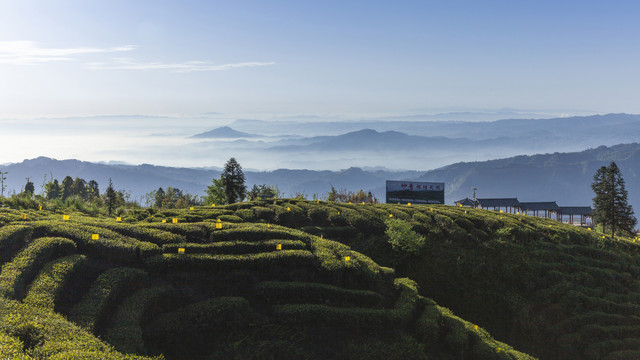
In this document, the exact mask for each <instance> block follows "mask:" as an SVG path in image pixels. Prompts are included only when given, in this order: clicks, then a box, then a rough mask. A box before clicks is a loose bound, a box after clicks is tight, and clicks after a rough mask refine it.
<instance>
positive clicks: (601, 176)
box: [591, 161, 637, 236]
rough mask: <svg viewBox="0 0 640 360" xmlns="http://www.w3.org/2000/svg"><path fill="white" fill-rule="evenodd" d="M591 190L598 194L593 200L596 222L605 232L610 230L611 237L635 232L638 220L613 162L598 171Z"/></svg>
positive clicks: (618, 170) (619, 173) (622, 180)
mask: <svg viewBox="0 0 640 360" xmlns="http://www.w3.org/2000/svg"><path fill="white" fill-rule="evenodd" d="M591 188H592V189H593V192H594V193H595V194H596V196H595V197H594V198H593V207H594V220H595V221H596V223H599V224H602V229H603V231H605V232H606V230H607V228H609V229H610V230H611V236H615V234H616V232H617V231H623V232H627V233H631V232H633V228H634V226H635V225H636V223H637V220H636V218H635V217H634V216H633V209H632V207H631V205H629V204H628V203H627V200H628V194H627V190H626V189H625V182H624V179H623V178H622V173H621V172H620V169H619V168H618V165H616V163H615V162H613V161H612V162H611V164H609V166H603V167H601V168H600V169H598V171H596V173H595V175H594V176H593V183H592V184H591Z"/></svg>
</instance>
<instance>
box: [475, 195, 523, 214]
mask: <svg viewBox="0 0 640 360" xmlns="http://www.w3.org/2000/svg"><path fill="white" fill-rule="evenodd" d="M476 201H477V202H478V206H477V207H479V208H481V209H493V210H495V211H499V210H503V209H504V212H506V213H512V214H514V213H516V211H518V209H519V205H520V202H519V201H518V199H517V198H494V199H476Z"/></svg>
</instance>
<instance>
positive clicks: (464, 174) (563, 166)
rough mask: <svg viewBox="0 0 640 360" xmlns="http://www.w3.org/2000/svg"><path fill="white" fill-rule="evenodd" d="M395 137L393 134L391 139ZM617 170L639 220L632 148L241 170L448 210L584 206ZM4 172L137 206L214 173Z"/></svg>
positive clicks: (31, 168)
mask: <svg viewBox="0 0 640 360" xmlns="http://www.w3.org/2000/svg"><path fill="white" fill-rule="evenodd" d="M392 135H393V136H396V135H397V134H392ZM612 160H613V161H616V163H617V164H618V166H619V167H620V169H621V171H622V174H623V177H624V179H625V180H626V183H627V190H628V191H629V202H630V203H631V204H632V205H633V206H634V208H635V210H636V211H637V212H639V214H640V144H638V143H632V144H622V145H616V146H611V147H606V146H600V147H597V148H595V149H589V150H585V151H581V152H573V153H552V154H541V155H534V156H516V157H510V158H505V159H500V160H491V161H481V162H463V163H456V164H453V165H449V166H445V167H442V168H439V169H436V170H431V171H393V170H363V169H360V168H349V169H346V170H341V171H328V170H325V171H316V170H288V169H280V170H275V171H245V175H246V179H247V185H248V186H249V187H250V186H252V185H253V184H271V185H277V186H278V187H279V189H280V190H281V191H283V192H284V194H285V196H294V195H295V194H296V193H304V194H306V195H307V196H308V197H309V198H311V197H312V196H313V195H314V194H316V195H318V196H323V195H325V194H326V193H327V192H328V191H329V190H330V188H331V185H333V186H334V187H336V188H337V189H340V188H344V189H347V190H354V191H355V190H358V189H363V190H365V191H372V192H373V193H374V194H375V195H376V196H377V197H379V198H380V199H382V200H384V195H385V180H408V179H411V180H415V181H438V182H445V189H446V194H445V200H446V202H447V203H449V204H452V203H453V202H454V201H456V200H460V199H462V198H465V197H467V196H471V193H472V190H471V188H472V187H476V188H478V190H477V196H478V197H481V198H487V197H517V198H518V199H520V200H521V201H557V203H558V204H559V205H562V206H578V205H591V199H592V198H593V192H592V191H591V182H592V181H593V174H594V173H595V171H596V170H597V169H598V168H599V167H600V166H604V165H608V164H609V162H610V161H612ZM0 170H2V171H8V172H9V173H8V174H7V180H6V184H7V185H8V188H9V189H11V190H13V191H17V192H19V191H20V189H21V188H22V187H23V186H24V184H25V182H26V179H25V178H27V177H29V178H30V179H31V181H33V182H34V183H35V185H36V192H40V189H41V184H42V179H43V176H44V175H45V174H46V175H47V177H48V178H50V177H51V174H52V175H53V177H54V178H57V179H58V180H62V178H64V176H66V175H70V176H72V177H76V176H78V177H81V178H84V179H85V180H92V179H93V180H96V181H98V183H99V184H100V186H101V190H104V187H105V186H106V184H107V182H108V179H109V178H111V179H112V181H113V183H114V185H115V187H116V188H117V189H125V190H127V191H129V192H130V193H131V195H132V198H134V199H137V200H140V199H142V198H143V197H144V194H146V193H148V192H150V191H152V190H154V189H157V188H158V187H164V188H166V187H167V186H172V187H178V188H180V189H182V190H183V191H186V192H189V193H191V194H195V195H204V190H205V188H206V186H207V185H210V184H211V180H212V179H213V178H214V177H216V178H217V177H219V176H220V170H216V169H195V168H174V167H164V166H154V165H147V164H145V165H137V166H133V165H109V164H96V163H90V162H84V161H78V160H54V159H50V158H45V157H40V158H36V159H31V160H25V161H23V162H21V163H16V164H9V165H4V166H0Z"/></svg>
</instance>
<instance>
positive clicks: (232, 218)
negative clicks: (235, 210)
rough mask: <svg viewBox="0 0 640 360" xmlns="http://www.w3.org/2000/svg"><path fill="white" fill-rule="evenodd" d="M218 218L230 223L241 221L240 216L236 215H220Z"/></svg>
mask: <svg viewBox="0 0 640 360" xmlns="http://www.w3.org/2000/svg"><path fill="white" fill-rule="evenodd" d="M218 219H220V221H224V222H230V223H241V222H242V221H243V220H242V218H241V217H239V216H236V215H220V216H219V217H218Z"/></svg>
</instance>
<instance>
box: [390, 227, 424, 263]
mask: <svg viewBox="0 0 640 360" xmlns="http://www.w3.org/2000/svg"><path fill="white" fill-rule="evenodd" d="M386 224H387V230H386V231H385V234H386V235H387V236H388V237H389V244H391V247H392V248H393V250H395V251H397V252H400V253H406V254H411V255H418V254H420V251H421V250H422V247H423V246H424V242H425V238H424V237H423V236H422V235H420V234H418V233H416V232H415V231H413V230H412V228H411V224H409V223H408V222H406V221H404V220H400V219H392V218H390V219H388V220H387V221H386Z"/></svg>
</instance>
